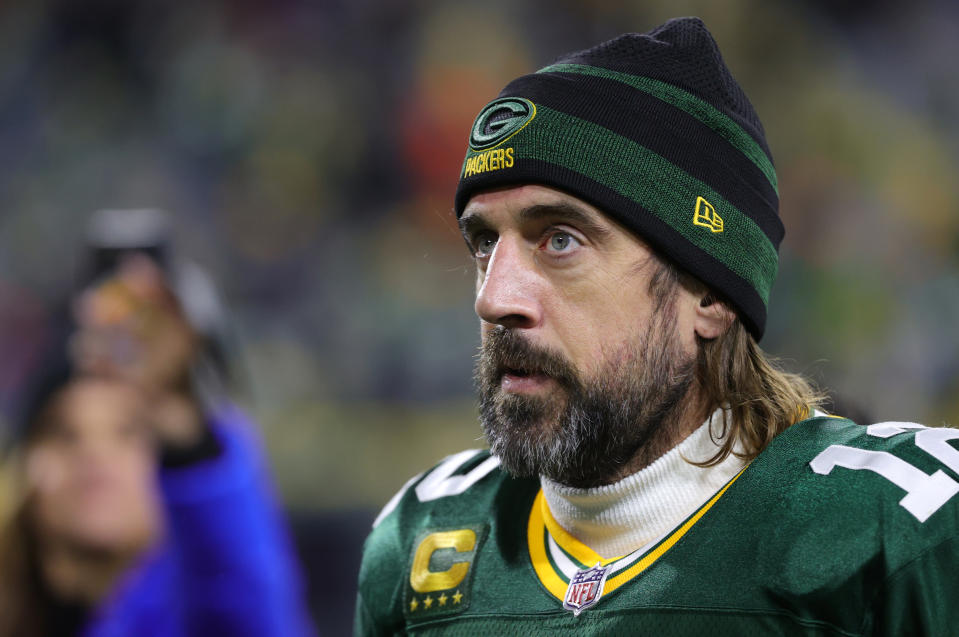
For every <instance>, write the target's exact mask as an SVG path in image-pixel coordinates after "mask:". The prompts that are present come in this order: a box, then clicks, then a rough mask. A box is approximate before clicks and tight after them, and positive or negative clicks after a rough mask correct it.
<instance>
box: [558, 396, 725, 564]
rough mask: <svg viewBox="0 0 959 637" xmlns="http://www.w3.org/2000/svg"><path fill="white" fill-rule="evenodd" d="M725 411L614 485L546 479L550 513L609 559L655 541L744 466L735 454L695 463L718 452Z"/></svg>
mask: <svg viewBox="0 0 959 637" xmlns="http://www.w3.org/2000/svg"><path fill="white" fill-rule="evenodd" d="M722 415H723V412H722V411H721V410H716V412H715V413H714V414H713V416H712V417H711V418H710V419H709V420H707V421H706V422H705V423H703V422H700V426H699V427H698V428H697V429H696V430H695V431H694V432H693V433H692V434H691V435H690V436H688V437H687V438H686V439H685V440H683V441H682V442H681V443H680V444H678V445H676V446H675V447H673V448H672V449H670V450H669V451H667V452H666V453H665V454H662V455H661V456H659V457H658V458H657V459H656V460H655V461H653V462H652V463H651V464H650V465H649V466H645V467H643V469H641V470H639V471H637V472H635V473H633V474H631V475H628V476H627V477H625V478H624V479H622V480H620V481H618V482H615V483H613V484H608V485H604V486H600V487H593V488H587V489H582V488H574V487H569V486H565V485H561V484H558V483H556V482H553V481H551V480H549V479H547V478H542V479H541V484H542V487H543V495H544V496H545V498H546V502H547V504H548V505H549V510H550V513H551V514H552V516H553V518H554V519H555V521H556V522H557V524H559V526H561V527H562V528H563V529H565V530H566V531H567V532H568V533H569V534H570V535H572V536H573V537H575V538H576V539H577V540H579V541H580V542H582V543H583V544H585V545H586V546H588V547H589V548H591V549H593V550H594V551H595V552H597V553H599V554H600V555H602V556H603V557H606V558H610V557H616V556H620V555H626V554H628V553H631V552H632V551H634V550H636V549H638V548H640V547H643V546H645V545H647V544H649V543H650V542H653V541H654V540H656V538H658V537H661V536H663V535H665V534H666V533H668V532H669V531H670V530H672V529H674V528H675V527H676V526H677V525H678V524H680V523H681V522H682V521H683V520H684V519H686V518H687V517H688V516H689V515H690V514H692V513H693V512H694V511H696V510H697V509H698V508H699V507H700V506H702V505H703V504H704V503H705V502H706V501H707V500H708V499H709V498H710V497H711V496H712V495H713V494H714V493H716V492H717V491H718V490H719V489H720V488H722V486H723V485H724V484H726V483H727V482H728V481H729V480H730V479H732V478H733V477H734V476H735V475H736V474H737V473H738V472H739V471H740V470H741V469H742V467H743V461H742V460H741V459H739V458H738V457H737V456H735V455H733V454H730V455H729V456H728V457H727V458H726V459H725V460H723V461H722V462H720V463H719V464H716V465H713V466H710V467H701V466H697V465H694V464H692V463H694V462H702V461H705V460H708V459H709V458H710V457H711V456H712V455H713V454H715V452H716V450H717V449H718V446H717V440H716V436H718V435H719V434H720V433H721V432H722V429H723V428H722V425H721V423H722V420H721V419H722ZM719 444H721V441H719Z"/></svg>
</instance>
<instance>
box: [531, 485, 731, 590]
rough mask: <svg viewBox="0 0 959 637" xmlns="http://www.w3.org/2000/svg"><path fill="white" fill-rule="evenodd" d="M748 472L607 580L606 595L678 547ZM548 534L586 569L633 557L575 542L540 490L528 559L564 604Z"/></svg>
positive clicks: (566, 585)
mask: <svg viewBox="0 0 959 637" xmlns="http://www.w3.org/2000/svg"><path fill="white" fill-rule="evenodd" d="M745 470H746V468H745V467H744V468H743V469H742V471H740V472H739V473H737V474H736V475H735V476H733V478H732V479H731V480H730V481H729V482H727V483H726V486H724V487H723V488H722V489H720V490H719V491H718V492H717V493H716V494H715V495H714V496H713V497H712V498H710V499H709V501H708V502H706V504H704V505H703V506H701V507H700V508H699V510H698V511H696V512H695V513H694V514H693V515H692V516H690V517H689V519H687V520H686V521H685V522H684V523H683V524H682V525H680V526H679V527H678V528H677V529H676V530H675V531H673V532H672V533H671V534H670V535H669V536H668V537H666V538H665V539H664V540H663V541H662V542H660V543H659V544H657V545H656V547H655V548H653V549H652V550H651V551H649V552H648V553H647V554H646V555H644V556H643V557H642V558H641V559H639V560H638V561H637V562H636V563H635V564H633V565H632V566H630V567H629V568H626V569H625V570H623V571H622V572H620V573H616V574H615V575H614V576H611V577H609V579H607V580H606V584H605V585H604V586H603V595H606V594H608V593H611V592H613V591H614V590H616V589H617V588H619V587H620V586H622V585H623V584H625V583H626V582H628V581H630V580H632V579H633V578H635V577H636V576H637V575H639V574H640V573H642V572H643V571H645V570H646V569H647V568H649V567H650V566H651V565H652V564H653V563H654V562H655V561H656V560H657V559H659V558H660V557H661V556H662V555H663V554H664V553H665V552H666V551H668V550H669V549H670V548H672V547H673V545H674V544H676V542H678V541H679V539H680V538H682V537H683V536H684V535H686V533H687V532H688V531H689V529H691V528H692V527H693V525H694V524H696V522H698V521H699V519H700V518H702V517H703V515H705V514H706V511H708V510H709V509H710V508H712V506H713V505H714V504H716V502H717V500H719V498H720V497H722V495H723V494H724V493H726V490H727V489H729V487H731V486H732V484H733V483H734V482H735V481H736V480H737V479H738V478H739V476H741V475H742V474H743V471H745ZM546 532H548V533H549V535H550V537H552V538H553V540H554V541H555V542H556V544H557V545H559V547H560V548H561V549H562V550H563V551H565V552H566V553H568V554H569V555H572V556H573V557H574V558H575V559H577V560H579V561H580V562H581V563H583V564H586V565H591V564H596V562H601V563H602V564H603V565H604V566H605V565H607V564H611V563H613V562H618V561H620V560H626V559H629V558H630V557H631V556H632V554H631V555H627V556H625V557H617V558H611V559H606V558H603V557H601V556H600V555H599V554H598V553H596V552H595V551H593V550H592V549H591V548H589V547H588V546H586V545H585V544H583V543H582V542H580V541H579V540H577V539H576V538H574V537H573V536H572V535H570V534H569V533H568V532H567V531H566V530H565V529H563V528H562V527H561V526H559V524H558V523H557V522H556V521H555V520H554V519H553V516H552V514H551V513H550V511H549V506H548V505H547V503H546V498H545V496H544V495H543V490H542V489H540V491H539V493H538V494H536V499H535V500H534V501H533V508H532V510H531V511H530V515H529V524H528V526H527V543H528V546H529V556H530V561H531V562H532V564H533V570H534V571H535V572H536V576H537V577H538V578H539V581H540V582H541V583H542V584H543V586H545V587H546V590H548V591H549V592H550V593H552V594H553V596H554V597H556V598H557V599H559V600H563V599H564V598H565V597H566V589H567V587H568V584H567V582H566V581H564V580H563V578H562V577H560V575H559V574H558V573H557V572H556V569H555V568H554V567H553V564H552V562H551V561H550V559H549V555H548V551H549V548H548V547H547V543H546ZM639 550H642V549H639Z"/></svg>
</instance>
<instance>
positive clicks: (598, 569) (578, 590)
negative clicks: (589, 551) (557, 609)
mask: <svg viewBox="0 0 959 637" xmlns="http://www.w3.org/2000/svg"><path fill="white" fill-rule="evenodd" d="M609 570H610V567H609V566H600V563H599V562H597V563H596V566H594V567H593V568H591V569H588V570H585V571H582V570H581V571H576V575H574V576H573V579H571V580H570V581H569V588H567V589H566V599H564V600H563V608H565V609H566V610H571V611H573V615H579V614H580V613H581V612H583V611H584V610H585V609H587V608H589V607H590V606H592V605H594V604H595V603H596V602H598V601H599V598H600V596H601V595H602V594H603V585H604V584H605V583H606V576H607V575H608V574H609Z"/></svg>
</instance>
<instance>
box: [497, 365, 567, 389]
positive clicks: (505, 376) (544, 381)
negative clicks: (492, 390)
mask: <svg viewBox="0 0 959 637" xmlns="http://www.w3.org/2000/svg"><path fill="white" fill-rule="evenodd" d="M553 382H555V381H554V380H553V379H552V378H551V377H550V376H548V375H547V374H544V373H543V372H539V371H527V370H524V369H512V368H505V369H503V371H502V372H501V374H500V389H502V390H503V391H504V392H506V393H508V394H527V393H533V392H536V391H539V390H541V389H543V388H544V387H546V386H547V385H549V384H551V383H553Z"/></svg>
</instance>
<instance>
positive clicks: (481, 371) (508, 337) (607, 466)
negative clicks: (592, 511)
mask: <svg viewBox="0 0 959 637" xmlns="http://www.w3.org/2000/svg"><path fill="white" fill-rule="evenodd" d="M657 314H658V315H657V319H658V320H655V323H654V324H653V326H652V327H651V328H650V330H649V331H648V332H647V334H646V335H645V337H644V338H642V339H641V340H640V342H639V343H636V344H635V345H633V346H632V347H630V348H629V350H628V351H627V352H626V355H625V356H622V357H618V359H619V360H618V361H616V362H607V363H606V364H605V365H604V366H603V368H601V369H600V370H599V372H598V373H597V374H596V375H595V376H594V377H593V378H589V379H583V378H581V376H580V374H578V373H577V371H576V369H575V368H574V367H573V365H572V364H571V363H570V362H568V361H567V360H566V359H565V358H564V357H562V356H561V355H559V354H557V353H556V352H552V351H549V350H546V349H542V348H538V347H535V346H533V345H531V344H529V343H528V342H527V341H525V340H524V339H523V338H522V337H521V336H520V335H519V334H517V333H516V332H515V331H514V330H510V329H506V328H497V329H495V330H493V331H491V332H490V333H488V334H487V336H486V339H485V341H484V343H483V347H482V349H481V351H480V355H479V357H478V360H477V363H476V369H475V375H474V376H475V381H476V385H477V391H478V393H479V408H480V420H481V422H482V425H483V431H484V432H485V434H486V440H487V442H488V443H489V446H490V450H491V451H492V453H493V454H494V455H496V456H498V457H499V458H500V461H501V462H502V465H503V467H504V468H505V469H506V470H507V471H508V472H509V473H510V474H512V475H514V476H517V477H526V476H537V475H542V476H546V477H547V478H549V479H551V480H553V481H555V482H559V483H560V484H565V485H568V486H571V487H578V488H589V487H595V486H599V485H604V484H610V483H612V482H614V481H615V480H616V479H618V478H619V477H622V475H623V474H622V470H623V467H624V466H625V465H626V464H627V463H629V462H630V460H632V459H633V458H634V457H635V456H636V455H637V453H638V452H639V451H640V450H641V449H642V448H643V447H645V446H647V445H649V444H650V442H651V441H652V440H653V439H654V438H655V437H656V436H667V437H668V436H672V435H673V434H674V433H675V432H672V431H667V430H666V429H671V428H675V427H677V426H678V424H679V423H678V420H679V419H678V418H677V417H676V416H678V415H679V414H680V413H681V411H682V408H683V406H684V403H685V400H684V399H685V398H686V395H687V394H688V391H689V388H690V386H691V385H692V382H693V378H694V375H695V371H694V370H695V361H694V359H693V358H690V357H687V356H685V354H684V353H683V352H682V350H681V349H680V346H679V344H678V342H677V339H675V338H671V336H673V335H672V334H669V333H667V325H671V324H672V320H671V319H672V318H673V317H672V316H666V315H669V314H671V313H670V312H661V313H657ZM506 368H513V369H524V370H535V371H539V372H541V373H545V374H547V375H548V376H550V377H551V378H553V380H555V381H556V382H557V383H558V384H559V386H560V390H561V393H562V394H565V401H564V400H563V399H562V396H560V397H557V398H541V397H536V396H520V395H515V394H503V393H502V391H501V390H500V381H501V379H502V376H503V373H504V371H505V369H506Z"/></svg>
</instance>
